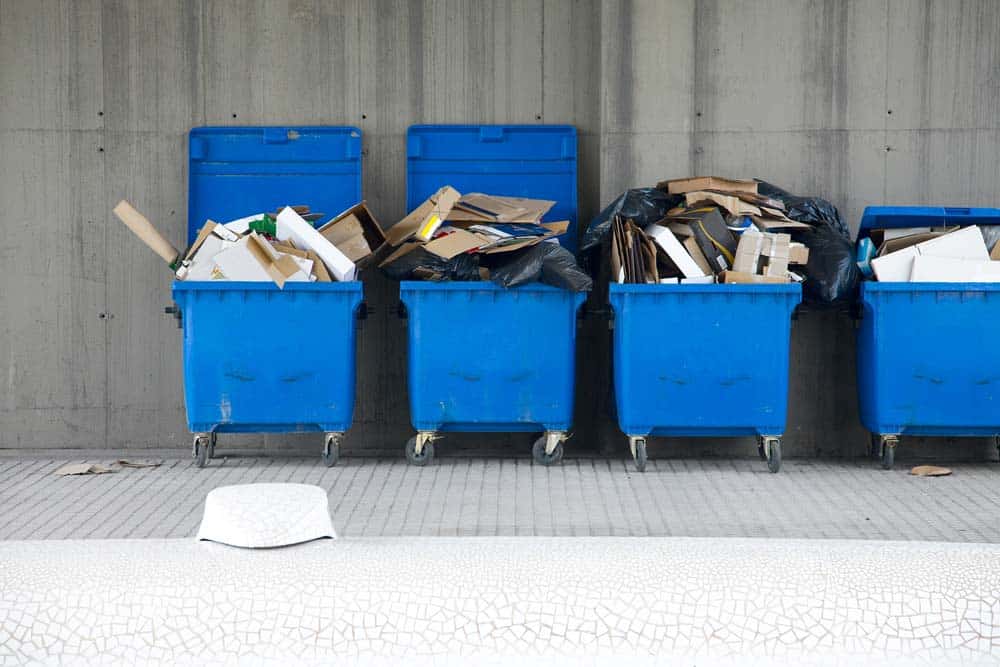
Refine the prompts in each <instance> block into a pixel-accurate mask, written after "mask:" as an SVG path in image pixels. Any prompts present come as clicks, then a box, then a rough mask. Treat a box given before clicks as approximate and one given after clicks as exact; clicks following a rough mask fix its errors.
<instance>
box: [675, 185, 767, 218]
mask: <svg viewBox="0 0 1000 667" xmlns="http://www.w3.org/2000/svg"><path fill="white" fill-rule="evenodd" d="M684 201H685V202H686V203H687V205H688V206H692V207H693V206H698V205H699V204H702V203H704V202H712V203H714V204H716V205H718V206H719V207H721V208H722V209H724V210H725V211H726V212H727V213H729V215H757V216H759V215H760V214H761V211H760V209H759V208H757V207H756V206H754V205H753V204H748V203H747V202H745V201H743V200H742V199H740V198H739V197H736V196H734V195H726V194H720V193H718V192H709V191H707V190H696V191H694V192H688V193H686V194H685V195H684Z"/></svg>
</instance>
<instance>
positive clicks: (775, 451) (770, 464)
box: [767, 440, 781, 472]
mask: <svg viewBox="0 0 1000 667" xmlns="http://www.w3.org/2000/svg"><path fill="white" fill-rule="evenodd" d="M767 446H768V447H769V448H770V452H769V454H770V456H768V458H767V469H768V470H770V471H771V472H778V471H779V470H781V440H772V441H771V442H770V443H768V445H767Z"/></svg>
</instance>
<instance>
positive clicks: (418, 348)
mask: <svg viewBox="0 0 1000 667" xmlns="http://www.w3.org/2000/svg"><path fill="white" fill-rule="evenodd" d="M400 298H401V299H402V301H403V303H404V304H405V305H406V308H407V311H408V313H409V390H410V416H411V420H412V422H413V427H414V428H416V429H417V430H419V431H469V432H485V431H542V430H557V431H565V430H568V429H569V427H570V424H571V423H572V418H573V380H574V361H575V359H574V358H575V350H576V344H575V342H576V313H577V310H578V309H579V307H580V305H581V304H582V303H583V301H584V298H585V296H584V294H581V293H574V292H568V291H566V290H561V289H557V288H554V287H549V286H547V285H525V286H522V287H516V288H512V289H504V288H502V287H498V286H496V285H494V284H493V283H489V282H470V283H430V282H418V281H407V282H403V283H401V285H400Z"/></svg>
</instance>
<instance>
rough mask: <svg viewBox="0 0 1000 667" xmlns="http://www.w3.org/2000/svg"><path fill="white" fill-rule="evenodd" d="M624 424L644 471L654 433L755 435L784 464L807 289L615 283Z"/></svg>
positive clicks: (618, 400) (775, 464) (764, 451)
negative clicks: (793, 356) (798, 311)
mask: <svg viewBox="0 0 1000 667" xmlns="http://www.w3.org/2000/svg"><path fill="white" fill-rule="evenodd" d="M609 298H610V301H611V307H612V309H613V311H614V345H613V346H614V357H613V364H614V386H615V405H616V408H617V412H618V423H619V426H620V427H621V429H622V432H624V433H625V434H626V435H627V436H628V438H629V448H630V450H631V453H632V456H633V458H634V459H635V462H636V466H637V468H638V469H639V470H640V471H641V470H643V469H645V466H646V438H647V437H648V436H701V437H733V436H756V437H757V438H758V447H759V449H760V451H761V455H762V457H764V458H766V459H767V461H768V466H769V468H770V469H771V471H772V472H777V471H778V469H779V468H780V467H781V435H782V434H783V433H784V431H785V415H786V409H787V405H788V348H789V343H790V336H791V316H792V313H793V311H794V310H795V307H796V306H797V305H798V304H799V302H800V301H801V300H802V289H801V287H800V285H798V284H796V283H791V284H787V285H729V284H727V285H634V284H618V283H612V284H611V285H610V286H609Z"/></svg>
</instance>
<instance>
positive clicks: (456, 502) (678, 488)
mask: <svg viewBox="0 0 1000 667" xmlns="http://www.w3.org/2000/svg"><path fill="white" fill-rule="evenodd" d="M67 462H69V461H67V460H53V459H44V460H42V459H27V458H18V459H0V539H4V540H12V539H67V538H146V537H185V536H191V535H194V534H195V532H196V530H197V526H198V522H199V520H200V517H201V510H202V503H203V501H204V498H205V494H206V493H208V491H209V490H211V489H213V488H215V487H217V486H222V485H226V484H242V483H249V482H303V483H309V484H318V485H319V486H321V487H323V488H324V489H327V491H328V492H329V495H330V510H331V512H332V514H333V518H334V525H335V526H336V528H337V530H338V531H339V532H340V533H341V534H342V535H346V536H400V535H429V536H433V535H552V536H574V535H594V536H601V535H616V536H628V535H633V536H670V535H679V536H695V537H697V536H720V537H783V538H849V539H850V538H857V539H887V540H931V541H952V542H1000V520H998V517H1000V465H998V464H996V463H975V464H956V465H952V466H950V467H951V468H952V469H953V470H954V474H953V475H952V476H950V477H941V478H920V477H913V476H911V475H909V474H907V472H908V468H907V467H906V466H900V469H898V470H894V471H891V472H883V471H881V470H877V469H876V468H875V467H874V466H873V465H871V464H869V463H868V462H829V461H808V460H801V461H797V460H789V461H786V462H785V465H784V467H783V468H782V471H781V473H779V474H777V475H772V474H770V473H768V472H767V471H766V468H765V466H764V465H763V464H762V463H760V462H758V461H751V460H678V459H671V460H659V461H656V460H653V461H650V462H649V467H648V468H647V471H646V473H644V474H638V473H636V472H634V471H633V469H632V467H631V464H630V463H629V462H626V461H624V460H608V459H586V458H579V459H568V460H566V461H564V463H563V464H562V465H560V466H555V467H551V468H546V467H542V466H538V465H534V464H532V462H531V460H530V459H465V458H441V459H438V460H436V461H435V463H434V464H433V465H431V466H429V467H426V468H416V467H412V466H409V465H407V464H406V463H405V462H403V461H402V460H377V459H365V458H346V459H342V460H341V462H340V463H339V464H338V465H337V467H335V468H326V467H324V466H323V465H322V464H321V463H320V462H319V460H318V458H313V457H309V458H291V457H287V458H254V457H238V456H229V457H227V458H220V459H217V460H214V461H212V462H211V463H210V466H209V467H208V468H205V469H203V470H199V469H198V468H196V467H195V466H194V463H193V462H192V461H191V460H190V459H186V458H185V459H178V458H171V459H168V460H166V461H164V463H163V465H161V466H160V467H158V468H147V469H122V470H120V471H118V472H115V473H112V474H106V475H90V476H82V477H56V476H55V475H53V474H52V473H53V471H55V470H56V469H57V468H59V467H60V466H61V465H63V464H64V463H67ZM87 462H91V463H102V464H105V465H108V464H110V463H111V460H101V459H99V458H93V459H87Z"/></svg>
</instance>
